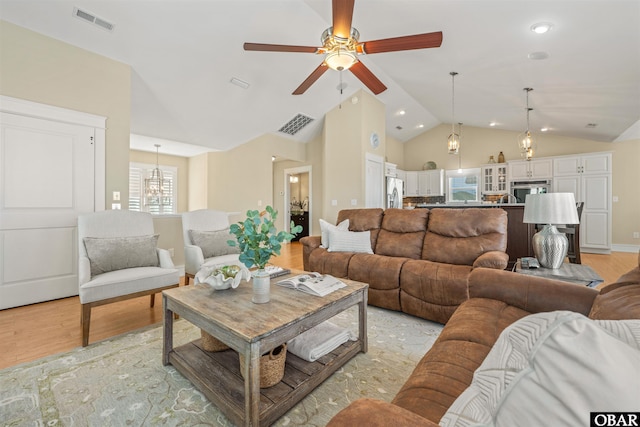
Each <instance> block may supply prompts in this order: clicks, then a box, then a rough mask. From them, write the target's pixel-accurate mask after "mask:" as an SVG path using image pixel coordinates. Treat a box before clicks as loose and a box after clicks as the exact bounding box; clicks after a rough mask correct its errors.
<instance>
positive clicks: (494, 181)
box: [482, 163, 509, 194]
mask: <svg viewBox="0 0 640 427" xmlns="http://www.w3.org/2000/svg"><path fill="white" fill-rule="evenodd" d="M508 192H509V180H508V179H507V164H506V163H498V164H490V165H484V166H483V167H482V194H504V193H508Z"/></svg>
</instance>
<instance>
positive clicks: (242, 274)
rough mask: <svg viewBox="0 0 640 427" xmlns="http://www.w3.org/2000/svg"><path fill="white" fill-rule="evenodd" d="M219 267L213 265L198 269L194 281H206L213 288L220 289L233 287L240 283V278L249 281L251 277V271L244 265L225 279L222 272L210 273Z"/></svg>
mask: <svg viewBox="0 0 640 427" xmlns="http://www.w3.org/2000/svg"><path fill="white" fill-rule="evenodd" d="M218 268H220V266H214V267H209V268H204V269H202V270H200V271H198V274H196V280H195V283H196V284H197V283H206V284H207V285H209V286H211V288H212V289H213V290H216V291H221V290H224V289H230V288H231V289H235V288H237V287H238V285H240V282H241V281H242V279H245V280H246V281H249V280H250V279H251V273H250V272H249V270H248V269H247V267H245V266H240V271H239V272H238V273H237V274H236V276H235V277H228V278H226V279H225V277H224V275H223V274H222V273H218V274H216V275H212V274H211V273H213V272H214V271H215V270H216V269H218Z"/></svg>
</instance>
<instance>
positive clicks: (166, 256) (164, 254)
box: [156, 248, 175, 268]
mask: <svg viewBox="0 0 640 427" xmlns="http://www.w3.org/2000/svg"><path fill="white" fill-rule="evenodd" d="M156 250H157V251H158V261H160V267H162V268H174V267H175V266H174V265H173V260H172V259H171V254H170V253H169V251H168V250H167V249H160V248H156Z"/></svg>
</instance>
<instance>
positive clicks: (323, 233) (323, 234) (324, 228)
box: [320, 219, 349, 248]
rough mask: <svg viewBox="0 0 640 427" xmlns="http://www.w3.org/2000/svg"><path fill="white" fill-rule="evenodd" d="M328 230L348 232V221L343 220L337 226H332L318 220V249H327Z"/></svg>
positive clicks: (322, 220)
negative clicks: (319, 241) (319, 242)
mask: <svg viewBox="0 0 640 427" xmlns="http://www.w3.org/2000/svg"><path fill="white" fill-rule="evenodd" d="M329 230H343V231H348V230H349V220H348V219H345V220H344V221H342V222H341V223H340V224H338V225H333V224H331V223H329V222H327V221H325V220H324V219H321V220H320V240H321V244H320V247H323V248H328V247H329Z"/></svg>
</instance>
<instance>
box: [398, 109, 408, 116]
mask: <svg viewBox="0 0 640 427" xmlns="http://www.w3.org/2000/svg"><path fill="white" fill-rule="evenodd" d="M406 113H407V112H406V111H404V110H398V115H399V116H404V115H405V114H406Z"/></svg>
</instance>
